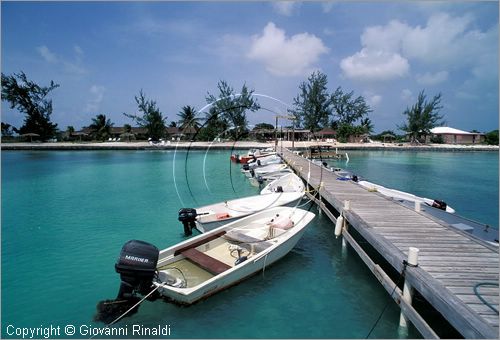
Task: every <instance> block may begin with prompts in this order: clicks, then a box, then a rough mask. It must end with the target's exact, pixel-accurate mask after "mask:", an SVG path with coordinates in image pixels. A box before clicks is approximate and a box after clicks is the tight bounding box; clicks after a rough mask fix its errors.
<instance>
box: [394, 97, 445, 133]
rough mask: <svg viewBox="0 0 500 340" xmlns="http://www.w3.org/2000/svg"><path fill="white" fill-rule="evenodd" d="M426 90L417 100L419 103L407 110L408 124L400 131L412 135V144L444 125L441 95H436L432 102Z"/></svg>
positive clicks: (401, 127) (400, 127)
mask: <svg viewBox="0 0 500 340" xmlns="http://www.w3.org/2000/svg"><path fill="white" fill-rule="evenodd" d="M426 98H427V97H426V95H425V92H424V90H422V91H421V92H420V93H419V95H418V98H417V102H416V103H415V104H413V106H412V107H411V108H406V110H405V111H404V112H403V114H404V115H405V116H406V119H407V122H406V123H405V124H403V125H401V126H399V129H400V130H402V131H405V132H406V133H407V134H408V135H410V139H411V142H417V141H418V139H419V138H420V137H421V136H425V135H428V134H430V130H431V129H432V128H435V127H436V126H439V125H442V124H443V121H442V119H443V116H442V115H440V114H439V111H440V110H441V109H442V108H443V107H442V106H441V93H439V94H437V95H435V96H434V97H433V98H432V100H431V101H427V99H426Z"/></svg>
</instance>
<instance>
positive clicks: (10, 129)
mask: <svg viewBox="0 0 500 340" xmlns="http://www.w3.org/2000/svg"><path fill="white" fill-rule="evenodd" d="M14 132H15V133H19V130H18V129H17V128H16V127H15V126H12V125H10V124H8V123H4V122H2V137H12V135H13V134H14Z"/></svg>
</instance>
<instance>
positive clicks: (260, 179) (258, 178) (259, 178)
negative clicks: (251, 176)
mask: <svg viewBox="0 0 500 340" xmlns="http://www.w3.org/2000/svg"><path fill="white" fill-rule="evenodd" d="M257 182H259V185H262V184H264V178H262V176H260V175H259V176H258V177H257Z"/></svg>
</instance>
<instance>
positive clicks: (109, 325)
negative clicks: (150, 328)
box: [89, 283, 165, 339]
mask: <svg viewBox="0 0 500 340" xmlns="http://www.w3.org/2000/svg"><path fill="white" fill-rule="evenodd" d="M164 285H165V283H160V284H159V285H158V286H156V287H155V288H154V289H152V290H151V291H150V292H149V293H148V294H147V295H146V296H144V297H143V298H142V299H140V300H139V301H138V302H137V303H136V304H135V305H133V306H132V307H130V308H129V309H128V310H127V311H126V312H125V313H123V314H122V315H120V316H119V317H117V318H116V319H115V320H113V321H112V322H111V323H108V324H107V325H106V327H104V329H106V328H109V327H111V326H113V325H114V324H115V323H117V322H118V321H119V320H121V319H122V318H123V317H124V316H125V315H127V314H128V313H129V312H130V311H131V310H133V309H134V308H135V307H137V306H139V305H140V304H141V303H142V302H143V301H144V300H146V299H147V298H148V297H149V296H150V295H151V294H153V293H154V292H156V291H157V290H158V289H159V288H162V287H163V286H164ZM96 336H97V333H96V334H94V335H92V336H91V337H90V338H89V339H93V338H94V337H96Z"/></svg>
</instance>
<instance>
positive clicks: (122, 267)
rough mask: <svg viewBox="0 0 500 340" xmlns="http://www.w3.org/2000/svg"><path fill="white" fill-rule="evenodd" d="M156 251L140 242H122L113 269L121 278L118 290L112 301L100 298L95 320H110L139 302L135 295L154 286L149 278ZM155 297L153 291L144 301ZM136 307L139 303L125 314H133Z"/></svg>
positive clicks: (153, 247)
mask: <svg viewBox="0 0 500 340" xmlns="http://www.w3.org/2000/svg"><path fill="white" fill-rule="evenodd" d="M159 254H160V252H159V250H158V248H156V247H155V246H154V245H152V244H150V243H147V242H144V241H138V240H131V241H128V242H127V243H125V244H124V245H123V247H122V250H121V252H120V257H118V260H117V261H116V264H115V270H116V272H117V273H118V274H120V279H121V283H120V290H119V291H118V295H117V297H116V299H115V300H104V301H100V302H99V303H98V304H97V314H96V315H95V316H94V320H95V321H102V322H105V323H107V324H109V323H111V322H112V321H114V320H116V319H117V318H118V317H120V316H122V315H123V314H124V313H126V312H127V311H128V310H129V309H130V308H131V307H133V306H134V305H135V304H136V303H137V302H139V301H140V298H139V297H138V296H137V295H138V294H139V295H143V296H145V295H148V294H149V293H150V292H151V291H152V290H153V289H154V287H153V279H154V276H155V273H156V265H157V264H158V256H159ZM158 296H159V295H158V293H157V292H155V293H153V294H151V295H150V296H148V300H154V299H156V298H157V297H158ZM138 309H139V306H136V307H135V308H134V309H132V310H131V311H129V312H128V313H127V316H130V315H132V314H134V313H136V312H137V311H138Z"/></svg>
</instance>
